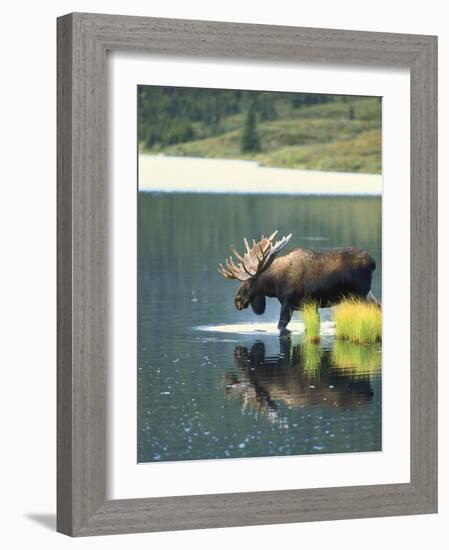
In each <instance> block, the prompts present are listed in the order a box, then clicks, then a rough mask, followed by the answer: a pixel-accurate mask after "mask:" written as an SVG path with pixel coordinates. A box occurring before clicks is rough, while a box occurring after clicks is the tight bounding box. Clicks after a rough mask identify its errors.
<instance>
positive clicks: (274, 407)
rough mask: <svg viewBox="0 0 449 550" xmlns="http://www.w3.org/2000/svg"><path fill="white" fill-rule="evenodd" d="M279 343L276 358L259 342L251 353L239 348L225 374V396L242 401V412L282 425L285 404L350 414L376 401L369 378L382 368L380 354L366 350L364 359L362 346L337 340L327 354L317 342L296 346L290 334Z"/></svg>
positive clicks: (293, 406)
mask: <svg viewBox="0 0 449 550" xmlns="http://www.w3.org/2000/svg"><path fill="white" fill-rule="evenodd" d="M279 341H280V353H279V354H278V355H267V354H266V351H265V344H264V343H263V342H255V343H254V344H253V345H252V346H251V348H250V350H248V348H247V347H244V346H236V348H235V350H234V361H235V366H236V370H235V371H232V372H228V373H227V374H226V375H225V393H226V396H227V397H228V398H230V399H233V398H238V399H240V402H241V408H242V412H244V411H245V410H248V409H250V410H252V411H255V412H257V413H259V414H261V415H263V416H264V417H266V418H267V419H268V420H270V421H272V422H280V423H284V422H285V418H284V417H283V414H282V407H283V406H284V407H287V408H288V409H290V410H291V409H294V408H304V407H317V406H320V407H331V408H337V409H338V408H341V409H346V410H347V409H355V408H357V407H363V406H364V405H366V404H367V403H369V402H370V401H371V400H372V398H373V388H372V385H371V374H373V373H375V372H376V371H378V370H380V368H381V354H380V353H379V352H378V350H376V349H374V348H365V350H364V354H365V356H364V357H363V358H361V357H360V355H359V354H360V349H359V348H360V346H354V345H352V344H348V343H341V342H340V343H339V342H336V343H335V345H334V347H333V349H332V350H325V349H322V348H321V347H319V346H316V345H314V344H307V343H303V344H295V345H292V344H291V341H290V337H289V336H286V335H284V336H281V337H280V339H279ZM366 356H369V357H366ZM362 359H363V361H362ZM367 359H368V360H367ZM367 365H368V367H367V368H366V366H367Z"/></svg>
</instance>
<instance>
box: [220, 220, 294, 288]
mask: <svg viewBox="0 0 449 550" xmlns="http://www.w3.org/2000/svg"><path fill="white" fill-rule="evenodd" d="M277 234H278V231H275V232H274V233H273V234H272V235H270V236H269V237H264V235H262V237H261V238H260V241H259V242H256V241H255V240H254V239H253V245H252V247H251V248H250V247H249V244H248V241H247V240H246V238H244V239H243V241H244V243H245V248H246V253H245V254H244V256H241V255H240V254H239V253H238V252H237V250H236V249H235V246H234V245H231V250H232V253H233V254H234V256H235V257H236V258H237V259H238V260H239V262H240V263H239V265H238V266H237V265H235V263H234V261H233V259H232V256H230V257H229V258H226V261H225V263H226V267H224V266H223V265H222V264H220V265H219V268H218V272H219V273H220V274H221V275H223V277H225V278H226V279H238V280H239V281H242V282H243V281H247V280H248V279H254V278H255V277H257V275H258V274H259V273H261V271H263V270H264V269H265V268H266V267H267V266H268V264H269V262H270V261H271V260H272V259H273V258H274V256H276V254H278V253H279V252H280V251H281V250H282V248H284V246H286V244H287V243H288V241H289V240H290V238H291V236H292V234H291V233H290V235H288V236H287V237H282V239H281V240H279V241H277V242H276V243H275V244H274V245H273V239H274V238H275V236H276V235H277Z"/></svg>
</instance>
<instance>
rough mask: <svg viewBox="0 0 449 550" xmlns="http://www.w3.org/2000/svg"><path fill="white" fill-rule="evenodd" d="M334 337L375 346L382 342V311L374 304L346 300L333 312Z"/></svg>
mask: <svg viewBox="0 0 449 550" xmlns="http://www.w3.org/2000/svg"><path fill="white" fill-rule="evenodd" d="M334 320H335V337H336V338H337V339H340V340H347V341H349V342H353V343H354V344H376V343H378V342H380V341H381V340H382V311H381V309H380V307H378V306H377V305H375V304H372V303H368V302H364V301H361V300H356V299H353V298H351V299H347V300H344V301H343V302H341V303H340V304H338V305H337V306H336V307H335V311H334Z"/></svg>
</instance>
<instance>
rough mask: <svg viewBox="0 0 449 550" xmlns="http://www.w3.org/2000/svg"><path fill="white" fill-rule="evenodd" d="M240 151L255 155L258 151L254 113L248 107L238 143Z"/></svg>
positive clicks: (251, 108) (258, 144)
mask: <svg viewBox="0 0 449 550" xmlns="http://www.w3.org/2000/svg"><path fill="white" fill-rule="evenodd" d="M240 151H241V152H242V153H257V151H260V141H259V136H258V134H257V121H256V112H255V110H254V108H253V107H250V109H249V110H248V113H247V115H246V120H245V125H244V127H243V133H242V139H241V142H240Z"/></svg>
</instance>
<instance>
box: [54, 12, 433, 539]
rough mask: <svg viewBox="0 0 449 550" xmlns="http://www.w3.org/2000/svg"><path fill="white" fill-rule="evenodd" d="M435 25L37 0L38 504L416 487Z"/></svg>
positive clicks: (275, 510)
mask: <svg viewBox="0 0 449 550" xmlns="http://www.w3.org/2000/svg"><path fill="white" fill-rule="evenodd" d="M436 75H437V58H436V38H435V37H430V36H420V35H419V36H418V35H400V34H385V33H367V32H355V31H343V30H338V31H337V30H326V29H305V28H296V27H274V26H273V27H272V26H266V25H245V24H230V23H213V22H205V21H185V20H169V19H152V18H140V17H124V16H116V15H98V14H95V15H94V14H70V15H67V16H64V17H61V18H60V19H58V239H59V240H58V530H59V531H60V532H63V533H66V534H69V535H72V536H83V535H98V534H114V533H129V532H140V531H158V530H172V529H173V530H175V529H194V528H206V527H225V526H237V525H258V524H267V523H287V522H300V521H316V520H329V519H342V518H360V517H374V516H385V515H401V514H420V513H432V512H436V509H437V464H436V457H437V435H436V434H437V400H436V398H437V393H436V383H437V367H436V364H437V358H436V334H437V332H436V318H437V305H436V304H437V275H436V273H437V272H436V261H437V234H436V205H437V196H436V181H437V180H436V177H437V173H436V162H437V149H436V132H437V124H436V114H437V99H436V94H437V89H436Z"/></svg>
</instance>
